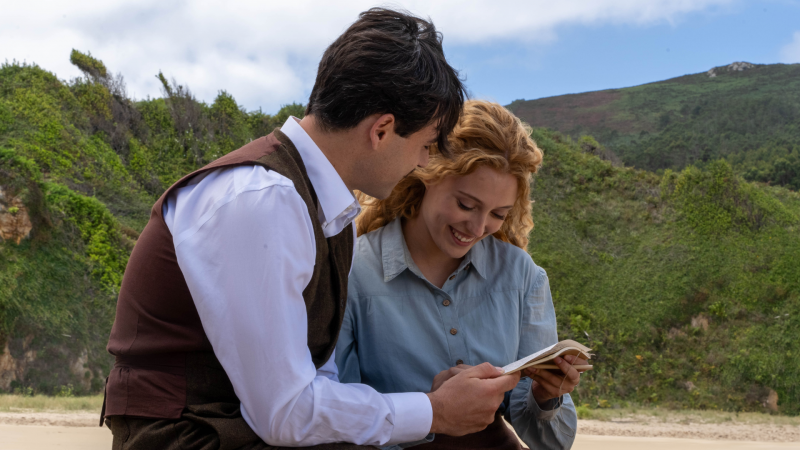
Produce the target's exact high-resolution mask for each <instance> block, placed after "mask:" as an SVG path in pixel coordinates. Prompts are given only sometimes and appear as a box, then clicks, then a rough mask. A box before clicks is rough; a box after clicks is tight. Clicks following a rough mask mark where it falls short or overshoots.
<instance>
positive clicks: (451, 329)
mask: <svg viewBox="0 0 800 450" xmlns="http://www.w3.org/2000/svg"><path fill="white" fill-rule="evenodd" d="M456 333H458V330H456V329H455V328H450V334H452V335H453V336H455V335H456Z"/></svg>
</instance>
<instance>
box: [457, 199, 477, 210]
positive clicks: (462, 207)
mask: <svg viewBox="0 0 800 450" xmlns="http://www.w3.org/2000/svg"><path fill="white" fill-rule="evenodd" d="M456 201H457V202H458V207H459V208H461V209H463V210H464V211H472V210H473V209H475V207H474V206H467V205H465V204H463V203H461V200H456Z"/></svg>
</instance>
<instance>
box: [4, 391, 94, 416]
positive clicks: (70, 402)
mask: <svg viewBox="0 0 800 450" xmlns="http://www.w3.org/2000/svg"><path fill="white" fill-rule="evenodd" d="M102 406H103V396H102V395H93V396H83V397H50V396H45V395H36V396H28V397H25V396H21V395H3V394H0V412H27V411H37V412H38V411H42V412H43V411H46V412H86V411H91V412H96V413H97V414H100V408H101V407H102ZM98 417H99V416H98Z"/></svg>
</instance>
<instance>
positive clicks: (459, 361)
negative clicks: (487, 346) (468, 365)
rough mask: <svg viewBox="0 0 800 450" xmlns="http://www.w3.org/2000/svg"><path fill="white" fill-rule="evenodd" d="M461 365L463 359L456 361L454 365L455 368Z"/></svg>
mask: <svg viewBox="0 0 800 450" xmlns="http://www.w3.org/2000/svg"><path fill="white" fill-rule="evenodd" d="M461 364H464V360H463V359H459V360H458V361H456V365H457V366H458V365H461Z"/></svg>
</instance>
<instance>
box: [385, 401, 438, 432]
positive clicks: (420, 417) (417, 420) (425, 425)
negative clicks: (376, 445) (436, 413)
mask: <svg viewBox="0 0 800 450" xmlns="http://www.w3.org/2000/svg"><path fill="white" fill-rule="evenodd" d="M384 395H385V396H387V397H389V400H391V402H392V404H393V405H394V428H393V429H392V437H391V438H390V439H389V442H387V443H386V444H388V445H391V444H400V443H404V442H414V441H419V440H422V439H425V437H426V436H428V433H430V431H431V425H432V424H433V407H432V406H431V401H430V399H429V398H428V396H427V395H425V394H423V393H421V392H402V393H396V394H384Z"/></svg>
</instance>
